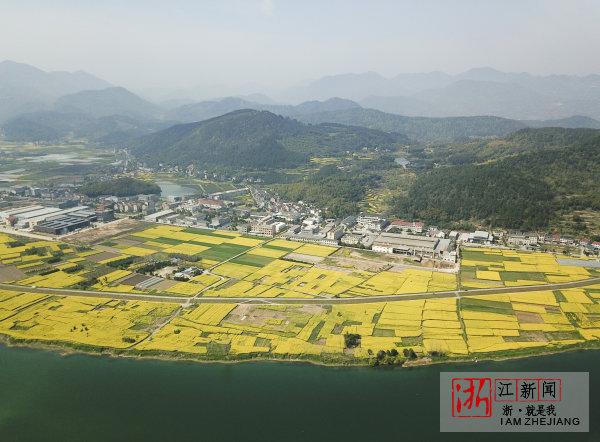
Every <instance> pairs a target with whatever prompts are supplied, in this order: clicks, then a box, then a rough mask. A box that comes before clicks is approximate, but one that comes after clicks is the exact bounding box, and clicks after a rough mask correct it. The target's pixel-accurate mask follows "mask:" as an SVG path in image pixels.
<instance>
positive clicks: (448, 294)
mask: <svg viewBox="0 0 600 442" xmlns="http://www.w3.org/2000/svg"><path fill="white" fill-rule="evenodd" d="M599 283H600V277H598V278H589V279H584V280H582V281H573V282H561V283H557V284H540V285H528V286H520V287H497V288H489V289H471V290H448V291H443V292H420V293H406V294H403V295H395V294H393V295H377V296H361V297H353V298H328V299H324V298H258V297H257V298H225V297H219V298H211V297H200V298H190V297H185V296H164V295H150V294H138V293H120V292H97V291H88V290H75V289H51V288H46V287H35V288H33V287H28V286H22V285H16V284H2V283H0V289H1V290H10V291H18V292H30V293H43V294H45V295H57V296H86V297H90V298H110V299H123V300H126V301H156V302H170V303H175V304H184V305H186V304H187V305H189V304H213V303H214V304H301V305H302V304H317V305H332V304H368V303H371V302H388V301H406V300H411V299H427V298H455V297H461V296H468V295H497V294H502V293H522V292H533V291H539V290H560V289H570V288H576V287H585V286H588V285H591V284H599Z"/></svg>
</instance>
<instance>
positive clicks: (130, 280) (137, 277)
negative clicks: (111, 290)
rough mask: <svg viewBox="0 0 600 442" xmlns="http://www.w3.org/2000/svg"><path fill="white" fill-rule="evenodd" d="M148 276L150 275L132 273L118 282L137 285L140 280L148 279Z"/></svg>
mask: <svg viewBox="0 0 600 442" xmlns="http://www.w3.org/2000/svg"><path fill="white" fill-rule="evenodd" d="M150 278H151V276H146V275H139V274H133V275H131V276H128V277H126V278H125V279H122V280H120V281H119V284H125V285H132V286H135V285H138V284H139V283H140V282H144V281H147V280H149V279H150Z"/></svg>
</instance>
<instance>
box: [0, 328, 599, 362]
mask: <svg viewBox="0 0 600 442" xmlns="http://www.w3.org/2000/svg"><path fill="white" fill-rule="evenodd" d="M0 345H4V346H6V347H12V348H29V349H34V350H44V351H50V352H53V353H57V354H59V355H61V356H72V355H88V356H105V357H109V358H115V359H118V358H125V359H133V360H158V361H181V362H193V363H200V364H239V363H245V362H275V363H293V364H308V365H315V366H321V367H333V368H335V367H396V368H417V367H427V366H432V365H441V364H473V363H481V362H502V361H510V360H521V359H528V358H537V357H543V356H551V355H558V354H565V353H573V352H582V351H594V350H600V342H597V341H588V342H585V343H582V344H573V345H570V346H563V347H561V348H544V347H541V348H540V347H538V348H531V349H521V350H514V351H505V352H496V353H480V354H472V355H469V356H468V357H467V356H465V357H456V356H445V355H423V356H420V357H417V358H415V359H409V358H398V359H397V361H396V362H393V361H392V362H389V359H387V361H388V362H387V363H386V360H381V361H378V360H377V358H376V357H373V358H371V359H359V358H354V357H350V356H342V355H328V357H327V358H319V357H315V356H312V355H307V356H306V357H300V358H299V357H288V356H284V355H282V356H279V355H271V356H269V357H265V356H263V355H243V357H232V356H230V355H228V356H226V357H216V356H214V357H206V356H203V355H197V354H192V353H185V352H164V351H141V350H136V349H116V348H109V347H96V346H89V345H87V346H86V345H81V344H73V343H69V342H56V341H42V340H24V339H15V338H13V337H10V336H6V335H2V334H0Z"/></svg>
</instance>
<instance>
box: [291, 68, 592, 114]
mask: <svg viewBox="0 0 600 442" xmlns="http://www.w3.org/2000/svg"><path fill="white" fill-rule="evenodd" d="M331 96H338V97H344V98H347V99H350V100H354V101H357V102H359V103H360V104H361V105H363V106H364V107H369V108H373V109H378V110H381V111H384V112H390V113H396V114H401V115H408V116H431V117H448V116H474V115H495V116H499V117H505V118H512V119H528V120H531V119H535V120H538V119H556V118H564V117H569V116H572V115H586V116H589V117H592V118H600V75H587V76H575V75H548V76H539V75H531V74H528V73H506V72H501V71H497V70H495V69H492V68H477V69H471V70H469V71H466V72H463V73H461V74H457V75H450V74H446V73H444V72H430V73H416V74H399V75H397V76H395V77H392V78H385V77H383V76H381V75H379V74H377V73H374V72H368V73H364V74H342V75H333V76H328V77H323V78H321V79H318V80H315V81H312V82H310V83H309V84H307V85H305V86H302V87H297V88H292V89H289V90H287V91H285V92H284V93H283V94H282V99H285V100H287V101H292V102H294V101H295V102H300V101H306V100H323V99H326V98H329V97H331Z"/></svg>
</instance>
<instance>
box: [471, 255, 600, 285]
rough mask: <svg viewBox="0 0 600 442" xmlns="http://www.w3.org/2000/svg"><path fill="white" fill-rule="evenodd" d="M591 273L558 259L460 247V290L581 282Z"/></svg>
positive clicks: (552, 256)
mask: <svg viewBox="0 0 600 442" xmlns="http://www.w3.org/2000/svg"><path fill="white" fill-rule="evenodd" d="M591 276H593V275H592V273H590V271H589V270H588V269H586V268H584V267H579V266H572V265H562V264H559V262H558V260H557V258H556V256H554V255H552V254H549V253H542V252H522V251H516V250H503V249H491V248H461V288H466V289H469V288H489V287H517V286H524V285H538V284H547V283H561V282H570V281H580V280H584V279H588V278H590V277H591Z"/></svg>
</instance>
